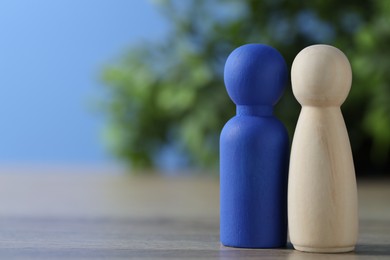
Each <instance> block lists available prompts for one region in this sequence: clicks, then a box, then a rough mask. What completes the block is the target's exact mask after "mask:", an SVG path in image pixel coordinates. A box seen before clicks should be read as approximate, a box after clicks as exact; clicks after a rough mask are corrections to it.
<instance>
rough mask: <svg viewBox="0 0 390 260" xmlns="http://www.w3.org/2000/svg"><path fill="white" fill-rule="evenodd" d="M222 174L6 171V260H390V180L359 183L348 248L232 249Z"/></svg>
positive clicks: (2, 251) (1, 245) (2, 213)
mask: <svg viewBox="0 0 390 260" xmlns="http://www.w3.org/2000/svg"><path fill="white" fill-rule="evenodd" d="M218 186H219V185H218V180H217V179H216V178H210V177H179V178H173V177H171V178H167V177H165V178H163V177H159V176H151V177H134V176H129V175H125V174H109V173H99V172H97V173H87V174H83V173H81V174H80V173H75V172H72V171H70V172H62V173H61V172H60V173H58V172H57V173H50V172H35V173H29V174H27V173H17V172H16V173H15V172H4V171H2V172H0V225H1V232H0V259H138V258H140V259H187V258H196V259H198V258H202V259H235V258H240V259H255V258H256V259H257V258H261V257H262V258H265V259H285V258H288V259H390V181H387V180H381V181H368V180H362V181H358V189H359V205H360V208H359V211H360V234H359V242H358V245H357V248H356V251H355V252H353V253H347V254H332V255H327V254H311V253H302V252H298V251H295V250H293V249H292V247H291V245H288V247H287V248H286V249H276V250H260V249H259V250H249V249H234V248H226V247H223V246H221V245H220V243H219V212H218V211H219V206H218V205H219V188H218Z"/></svg>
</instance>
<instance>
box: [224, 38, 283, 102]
mask: <svg viewBox="0 0 390 260" xmlns="http://www.w3.org/2000/svg"><path fill="white" fill-rule="evenodd" d="M287 77H288V74H287V66H286V62H285V61H284V59H283V57H282V55H280V53H279V52H278V51H277V50H275V49H274V48H272V47H269V46H267V45H262V44H247V45H243V46H241V47H239V48H237V49H235V50H234V51H233V52H232V53H231V54H230V55H229V57H228V59H227V61H226V64H225V72H224V79H225V85H226V89H227V92H228V94H229V96H230V98H231V99H232V100H233V102H234V103H236V104H237V105H247V106H259V105H270V106H271V105H274V104H275V103H276V102H277V101H278V100H279V98H280V97H281V96H282V94H283V90H284V87H285V85H286V82H287Z"/></svg>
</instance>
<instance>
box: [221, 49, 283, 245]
mask: <svg viewBox="0 0 390 260" xmlns="http://www.w3.org/2000/svg"><path fill="white" fill-rule="evenodd" d="M286 79H287V71H286V65H285V63H284V60H283V58H282V57H281V56H280V54H279V53H277V51H276V50H274V49H272V48H271V47H268V46H265V45H258V44H250V45H244V46H242V47H240V48H238V49H236V50H235V51H234V52H233V53H232V54H231V55H230V56H229V59H228V61H227V63H226V66H225V83H226V87H227V90H228V93H229V96H230V97H231V98H232V100H233V101H234V102H235V103H236V104H237V115H236V116H235V117H233V118H232V119H231V120H229V122H227V123H226V125H225V127H224V128H223V130H222V133H221V138H220V172H221V176H220V181H221V223H220V226H221V242H222V244H223V245H225V246H233V247H249V248H272V247H282V246H284V245H285V244H286V239H287V171H288V157H289V141H288V135H287V131H286V129H285V127H284V126H283V125H282V123H281V122H280V121H279V120H277V119H276V118H275V117H274V116H273V114H272V110H273V105H274V104H275V103H276V102H277V101H278V99H279V98H280V96H281V95H282V92H283V88H284V85H285V82H286Z"/></svg>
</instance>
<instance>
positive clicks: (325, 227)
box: [288, 45, 358, 253]
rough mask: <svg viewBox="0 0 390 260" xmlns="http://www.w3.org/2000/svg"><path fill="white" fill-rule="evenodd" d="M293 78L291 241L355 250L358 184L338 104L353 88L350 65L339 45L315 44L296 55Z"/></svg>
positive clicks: (303, 246)
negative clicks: (296, 113)
mask: <svg viewBox="0 0 390 260" xmlns="http://www.w3.org/2000/svg"><path fill="white" fill-rule="evenodd" d="M291 81H292V88H293V93H294V96H295V97H296V98H297V100H298V102H299V103H300V104H301V105H302V110H301V113H300V115H299V119H298V123H297V126H296V129H295V133H294V139H293V144H292V149H291V158H290V171H289V186H288V220H289V233H290V240H291V243H292V244H293V245H294V248H295V249H297V250H301V251H309V252H322V253H327V252H329V253H334V252H347V251H351V250H353V249H354V247H355V243H356V240H357V233H358V213H357V190H356V180H355V170H354V166H353V160H352V153H351V147H350V143H349V139H348V132H347V129H346V127H345V123H344V119H343V116H342V114H341V110H340V106H341V104H342V103H343V102H344V100H345V99H346V98H347V95H348V93H349V90H350V88H351V82H352V72H351V66H350V64H349V62H348V59H347V57H345V55H344V54H343V53H342V52H341V51H340V50H338V49H336V48H334V47H332V46H328V45H313V46H309V47H307V48H305V49H303V50H302V51H301V52H300V53H299V54H298V55H297V57H296V58H295V60H294V62H293V65H292V70H291Z"/></svg>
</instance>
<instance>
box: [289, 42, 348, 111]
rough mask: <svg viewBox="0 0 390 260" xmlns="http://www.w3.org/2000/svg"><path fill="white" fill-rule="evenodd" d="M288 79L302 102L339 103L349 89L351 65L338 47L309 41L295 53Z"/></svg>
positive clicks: (314, 103) (324, 104) (337, 104)
mask: <svg viewBox="0 0 390 260" xmlns="http://www.w3.org/2000/svg"><path fill="white" fill-rule="evenodd" d="M291 83H292V89H293V93H294V96H295V97H296V98H297V100H298V101H299V103H301V105H308V106H340V105H341V104H342V103H343V102H344V100H345V99H346V98H347V96H348V93H349V90H350V89H351V83H352V71H351V65H350V64H349V62H348V59H347V57H346V56H345V55H344V53H342V52H341V51H340V50H339V49H337V48H335V47H332V46H329V45H312V46H309V47H307V48H305V49H303V50H302V51H301V52H300V53H298V55H297V57H295V60H294V62H293V65H292V68H291Z"/></svg>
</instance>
